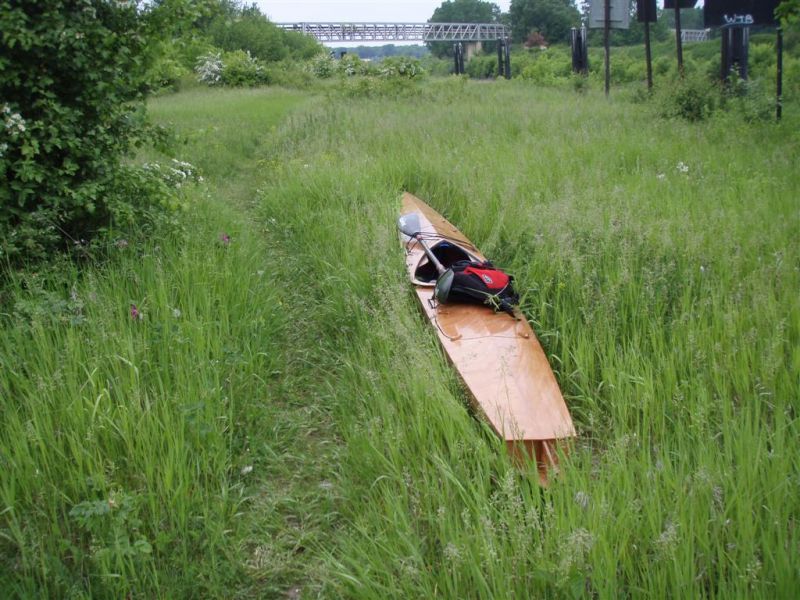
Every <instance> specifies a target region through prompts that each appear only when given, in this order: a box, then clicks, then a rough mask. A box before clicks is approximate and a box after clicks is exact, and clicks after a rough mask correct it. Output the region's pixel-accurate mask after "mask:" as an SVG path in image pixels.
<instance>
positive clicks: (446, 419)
mask: <svg viewBox="0 0 800 600" xmlns="http://www.w3.org/2000/svg"><path fill="white" fill-rule="evenodd" d="M457 85H458V84H453V85H452V86H444V87H442V88H441V89H437V90H428V91H426V92H423V93H421V94H420V95H419V96H418V97H417V98H415V99H413V100H412V101H408V100H401V101H393V100H390V99H387V100H384V101H383V102H380V103H375V102H361V103H359V102H352V103H349V104H348V105H346V106H343V105H342V104H340V103H337V102H331V103H330V104H329V105H328V106H327V107H325V108H320V109H318V110H316V111H313V112H311V113H309V114H305V115H299V116H296V117H294V118H293V120H292V122H291V123H290V124H289V125H288V126H287V127H286V128H285V130H284V132H283V136H284V138H285V139H286V145H285V147H283V148H282V149H281V150H280V153H278V154H276V157H275V160H276V161H283V162H282V163H281V164H282V168H281V170H280V171H278V172H276V173H275V176H274V177H273V178H272V180H271V182H270V184H269V185H268V186H266V187H265V190H264V193H263V214H264V215H265V217H266V218H270V219H275V221H276V222H277V223H278V224H279V228H278V230H279V232H282V233H283V244H284V245H285V246H286V247H287V248H288V249H290V250H289V255H290V257H291V259H290V260H292V261H294V262H295V263H296V265H297V266H296V268H294V269H293V270H294V272H296V273H297V285H298V286H299V287H302V288H303V289H304V294H305V295H306V297H308V298H309V299H310V301H309V309H310V310H311V314H309V316H308V318H309V319H310V320H311V322H312V323H313V327H314V328H315V329H316V330H317V331H318V332H319V348H318V349H317V352H316V357H317V358H316V359H315V362H317V363H319V364H323V365H329V366H326V367H325V368H326V370H327V369H330V370H331V372H332V377H331V378H330V379H329V380H328V381H326V382H325V384H324V385H323V386H322V389H325V390H328V392H327V397H328V400H327V401H328V402H329V403H331V405H332V406H333V407H334V411H335V414H336V415H337V422H338V423H340V424H341V426H342V427H343V428H344V433H343V435H344V439H345V440H346V443H347V447H348V452H347V453H346V454H345V455H344V456H343V463H342V466H341V474H340V478H341V482H340V487H341V489H342V491H343V494H344V498H343V500H342V504H341V508H340V510H341V512H342V514H343V517H344V519H343V530H342V532H341V533H340V534H339V535H338V536H337V541H338V543H337V544H336V546H334V547H333V548H331V549H329V553H328V556H329V558H328V561H327V564H328V568H329V569H330V574H331V577H330V579H329V580H327V581H326V582H325V586H326V587H324V588H323V589H324V590H325V591H326V592H327V593H329V594H330V595H334V596H335V595H345V596H354V597H377V596H385V595H390V596H396V597H427V596H432V595H442V596H445V597H475V596H478V597H487V598H488V597H529V596H531V595H533V596H537V595H555V596H563V595H576V596H581V595H592V594H600V595H601V596H604V597H613V596H618V595H634V596H640V595H641V596H645V595H647V596H653V595H663V594H668V595H681V596H683V595H686V596H689V595H703V596H720V597H729V596H740V595H755V596H783V597H786V596H788V595H790V594H791V593H792V590H793V589H794V587H795V586H796V584H797V582H798V578H800V573H798V569H797V564H798V560H797V559H798V549H797V541H798V540H797V534H796V520H797V518H798V508H799V507H800V503H799V502H798V500H797V492H798V484H800V480H799V479H798V477H797V472H798V470H797V466H798V464H797V463H798V459H797V450H798V447H797V433H798V426H797V415H796V410H797V389H798V367H800V363H799V362H798V361H800V356H799V355H798V353H797V347H798V333H800V304H799V303H798V299H797V291H798V289H800V285H799V284H800V275H799V274H798V268H797V265H798V258H800V257H799V256H798V245H797V242H796V240H797V239H798V224H799V222H798V217H799V216H800V215H799V214H798V204H797V201H796V197H795V196H796V191H797V189H798V185H799V184H800V175H799V174H798V171H797V169H796V168H795V167H794V165H795V164H796V162H797V157H798V148H797V142H796V137H795V136H794V133H793V132H794V127H795V126H796V119H795V121H794V122H792V123H790V122H784V123H783V124H782V125H780V126H777V125H774V124H762V125H752V126H748V125H743V124H741V123H738V122H736V121H735V120H734V119H732V118H727V117H724V116H723V117H721V118H719V119H716V120H713V121H712V122H710V123H708V124H704V125H699V126H697V125H688V124H686V123H683V122H671V121H663V120H655V119H653V116H652V114H651V113H650V112H649V109H648V108H646V107H643V106H638V105H631V104H628V103H626V102H624V101H611V102H606V101H603V99H602V98H600V97H598V96H596V95H593V94H590V95H589V96H588V97H575V96H572V95H570V94H566V93H560V92H553V91H542V90H535V89H532V88H530V87H525V86H517V85H513V84H511V85H508V84H505V83H503V84H500V85H492V86H489V85H476V86H467V87H466V88H463V89H459V88H458V87H457ZM404 189H406V190H409V191H411V192H414V193H415V194H417V195H419V196H421V197H423V198H425V199H427V200H429V201H430V202H431V204H432V205H433V206H434V207H435V208H437V209H438V210H439V211H441V212H443V213H444V214H445V215H446V216H448V217H449V218H450V219H451V220H452V221H453V222H454V223H456V224H457V225H458V226H459V227H460V228H461V229H462V230H463V231H464V232H465V233H467V235H468V236H469V237H471V238H472V239H473V240H474V241H475V242H476V243H477V244H478V246H479V247H481V248H482V249H483V250H485V252H486V253H487V254H488V255H489V256H490V257H492V258H494V259H495V260H496V261H497V262H498V263H499V264H501V265H502V266H505V267H507V268H509V269H510V270H511V271H512V272H513V273H514V274H515V275H516V276H517V281H518V282H519V286H520V288H521V290H522V292H523V308H524V310H525V312H526V314H527V315H528V317H529V318H530V319H531V321H532V322H533V323H534V325H535V328H536V330H537V332H538V333H539V336H540V338H541V339H542V342H543V345H544V346H545V348H546V350H547V351H548V353H549V355H550V358H551V362H552V364H553V367H554V369H555V371H556V374H557V377H558V379H559V381H560V383H561V386H562V389H563V391H564V393H565V395H566V397H567V400H568V404H569V406H570V408H571V410H572V413H573V416H574V418H575V420H576V423H577V426H578V429H579V433H580V435H579V438H578V440H577V441H576V443H575V446H574V448H573V449H572V451H571V453H570V455H569V457H568V458H567V459H565V461H564V463H563V467H562V471H561V475H560V477H559V478H558V479H557V480H556V481H555V482H554V483H553V485H552V486H551V487H550V488H549V489H548V490H546V491H542V490H539V488H538V487H537V486H536V484H535V483H533V480H534V479H535V476H534V474H533V472H527V473H523V474H518V473H516V472H515V471H514V470H513V468H512V467H511V465H510V464H509V463H508V462H507V461H506V460H505V459H504V458H502V457H500V456H499V454H501V453H500V452H499V450H498V447H497V446H498V444H497V443H496V440H494V439H493V438H492V437H491V436H487V435H486V432H485V430H484V428H483V427H482V426H481V425H480V424H479V423H478V422H476V421H475V420H473V419H471V418H470V417H469V415H468V412H467V411H466V410H465V409H464V396H463V393H462V392H461V391H460V390H459V388H458V385H457V383H456V382H455V381H454V380H453V376H452V374H451V372H450V370H449V369H448V368H447V366H446V363H445V361H444V360H443V358H442V357H441V355H440V353H439V352H438V351H437V350H436V347H435V345H434V344H433V343H432V339H433V335H432V332H431V331H429V330H428V329H427V328H426V325H425V323H424V322H423V320H421V319H419V318H416V317H415V316H414V315H415V308H414V305H413V304H414V303H413V300H412V297H411V294H410V293H409V292H408V289H407V286H406V284H405V281H404V270H403V267H402V258H401V255H400V253H399V252H398V250H397V239H396V234H395V232H394V229H393V225H394V220H395V218H396V216H397V210H398V197H399V194H400V192H401V191H402V190H404ZM304 273H305V276H304V275H303V274H304Z"/></svg>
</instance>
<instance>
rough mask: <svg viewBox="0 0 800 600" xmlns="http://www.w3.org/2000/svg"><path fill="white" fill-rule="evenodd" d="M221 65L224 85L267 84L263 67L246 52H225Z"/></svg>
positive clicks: (267, 80)
mask: <svg viewBox="0 0 800 600" xmlns="http://www.w3.org/2000/svg"><path fill="white" fill-rule="evenodd" d="M222 64H223V66H222V82H223V83H224V84H225V85H231V86H254V85H262V84H267V83H269V74H268V73H267V70H266V68H264V65H262V64H261V62H260V61H259V60H258V59H256V58H253V57H252V56H251V55H250V52H248V51H246V50H236V51H234V52H226V53H225V56H224V58H223V60H222Z"/></svg>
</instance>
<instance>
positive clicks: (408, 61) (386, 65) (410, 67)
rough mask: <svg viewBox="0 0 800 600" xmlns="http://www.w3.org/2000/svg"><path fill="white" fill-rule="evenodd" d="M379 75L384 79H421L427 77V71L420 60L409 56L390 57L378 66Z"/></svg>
mask: <svg viewBox="0 0 800 600" xmlns="http://www.w3.org/2000/svg"><path fill="white" fill-rule="evenodd" d="M378 75H379V76H380V77H383V78H388V79H392V78H400V79H419V78H421V77H423V76H424V75H425V69H423V68H422V64H421V63H420V61H419V59H416V58H410V57H408V56H389V57H387V58H384V59H383V60H382V61H381V62H380V64H379V65H378Z"/></svg>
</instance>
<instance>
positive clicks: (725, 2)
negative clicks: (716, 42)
mask: <svg viewBox="0 0 800 600" xmlns="http://www.w3.org/2000/svg"><path fill="white" fill-rule="evenodd" d="M778 4H780V0H705V3H704V4H703V23H704V25H705V26H706V27H721V26H723V25H777V24H778V21H777V20H776V19H775V9H776V8H777V6H778Z"/></svg>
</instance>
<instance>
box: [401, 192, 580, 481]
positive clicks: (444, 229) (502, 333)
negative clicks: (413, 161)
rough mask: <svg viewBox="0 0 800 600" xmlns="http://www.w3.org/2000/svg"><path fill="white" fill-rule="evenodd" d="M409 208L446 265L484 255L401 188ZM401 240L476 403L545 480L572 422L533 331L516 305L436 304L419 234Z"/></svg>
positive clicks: (421, 294)
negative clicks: (510, 308)
mask: <svg viewBox="0 0 800 600" xmlns="http://www.w3.org/2000/svg"><path fill="white" fill-rule="evenodd" d="M412 213H417V217H418V218H419V230H420V232H421V233H422V234H423V235H424V236H425V237H426V238H427V239H428V240H429V241H428V242H427V243H428V247H429V248H431V250H432V252H433V254H434V255H435V256H436V258H437V259H438V260H439V261H440V262H441V263H442V264H443V265H444V267H447V266H448V264H452V263H453V262H455V261H456V260H461V259H463V258H471V259H474V260H486V259H485V257H484V256H483V255H482V254H481V253H480V251H479V250H478V249H477V248H476V247H475V246H474V245H473V244H472V242H470V241H469V240H468V239H467V238H466V237H465V236H464V234H462V233H461V232H460V231H459V230H458V229H456V228H455V227H454V226H453V225H452V224H451V223H449V222H448V221H447V220H446V219H445V218H444V217H443V216H442V215H440V214H439V213H437V212H436V211H435V210H433V209H432V208H431V207H430V206H428V205H427V204H425V202H423V201H422V200H420V199H419V198H417V197H416V196H413V195H411V194H409V193H408V192H406V193H404V194H403V198H402V209H401V212H400V215H401V217H403V216H406V215H411V214H412ZM401 239H402V241H403V243H404V246H405V250H406V267H407V268H408V274H409V276H410V278H411V282H412V284H413V285H414V288H415V292H416V295H417V297H418V298H419V302H420V304H421V306H422V310H423V312H424V314H425V316H426V317H427V318H428V320H429V321H430V322H431V324H432V325H433V326H434V329H435V330H436V333H437V335H438V337H439V341H440V342H441V344H442V346H443V348H444V350H445V352H446V353H447V356H448V358H449V360H450V361H451V363H452V364H453V366H454V367H455V368H456V370H457V371H458V374H459V375H460V377H461V379H462V380H463V382H464V384H465V385H466V387H467V389H468V390H469V393H470V395H471V396H472V401H473V403H474V405H475V407H476V408H477V409H478V411H479V412H480V414H481V415H482V416H483V417H484V418H485V419H486V421H487V422H488V423H489V424H490V425H491V427H492V429H493V430H494V431H495V432H496V433H497V435H499V436H500V437H501V438H502V439H503V440H505V442H506V447H507V449H508V451H509V453H510V454H511V456H512V457H513V458H514V459H515V460H517V461H527V460H535V461H536V465H537V468H538V471H539V476H540V479H541V481H542V482H543V483H547V475H548V471H549V470H550V469H553V468H555V467H557V453H556V447H557V445H558V444H559V440H565V439H566V438H571V437H574V436H575V428H574V426H573V424H572V418H571V417H570V414H569V410H568V409H567V405H566V404H565V402H564V398H563V396H562V395H561V390H560V389H559V387H558V383H557V382H556V378H555V376H554V375H553V371H552V369H551V368H550V364H549V363H548V361H547V357H546V356H545V354H544V351H543V350H542V347H541V345H540V344H539V340H538V339H537V338H536V334H535V333H534V332H533V329H532V328H531V326H530V324H529V323H528V321H527V320H526V319H525V318H524V317H523V316H522V314H521V313H519V311H518V310H516V309H515V316H516V318H514V317H511V316H510V315H508V314H506V313H503V312H498V313H495V312H494V311H492V310H491V309H490V308H489V307H487V306H482V305H473V304H456V303H452V304H451V303H448V304H439V303H437V302H436V300H435V298H434V295H433V290H434V284H435V281H436V277H437V275H438V273H437V271H436V269H435V268H434V265H433V264H431V262H430V260H429V259H428V257H427V256H426V254H425V251H424V250H423V248H422V246H421V245H420V243H419V242H418V241H416V240H414V239H411V238H410V237H408V236H406V235H404V234H402V233H401Z"/></svg>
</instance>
